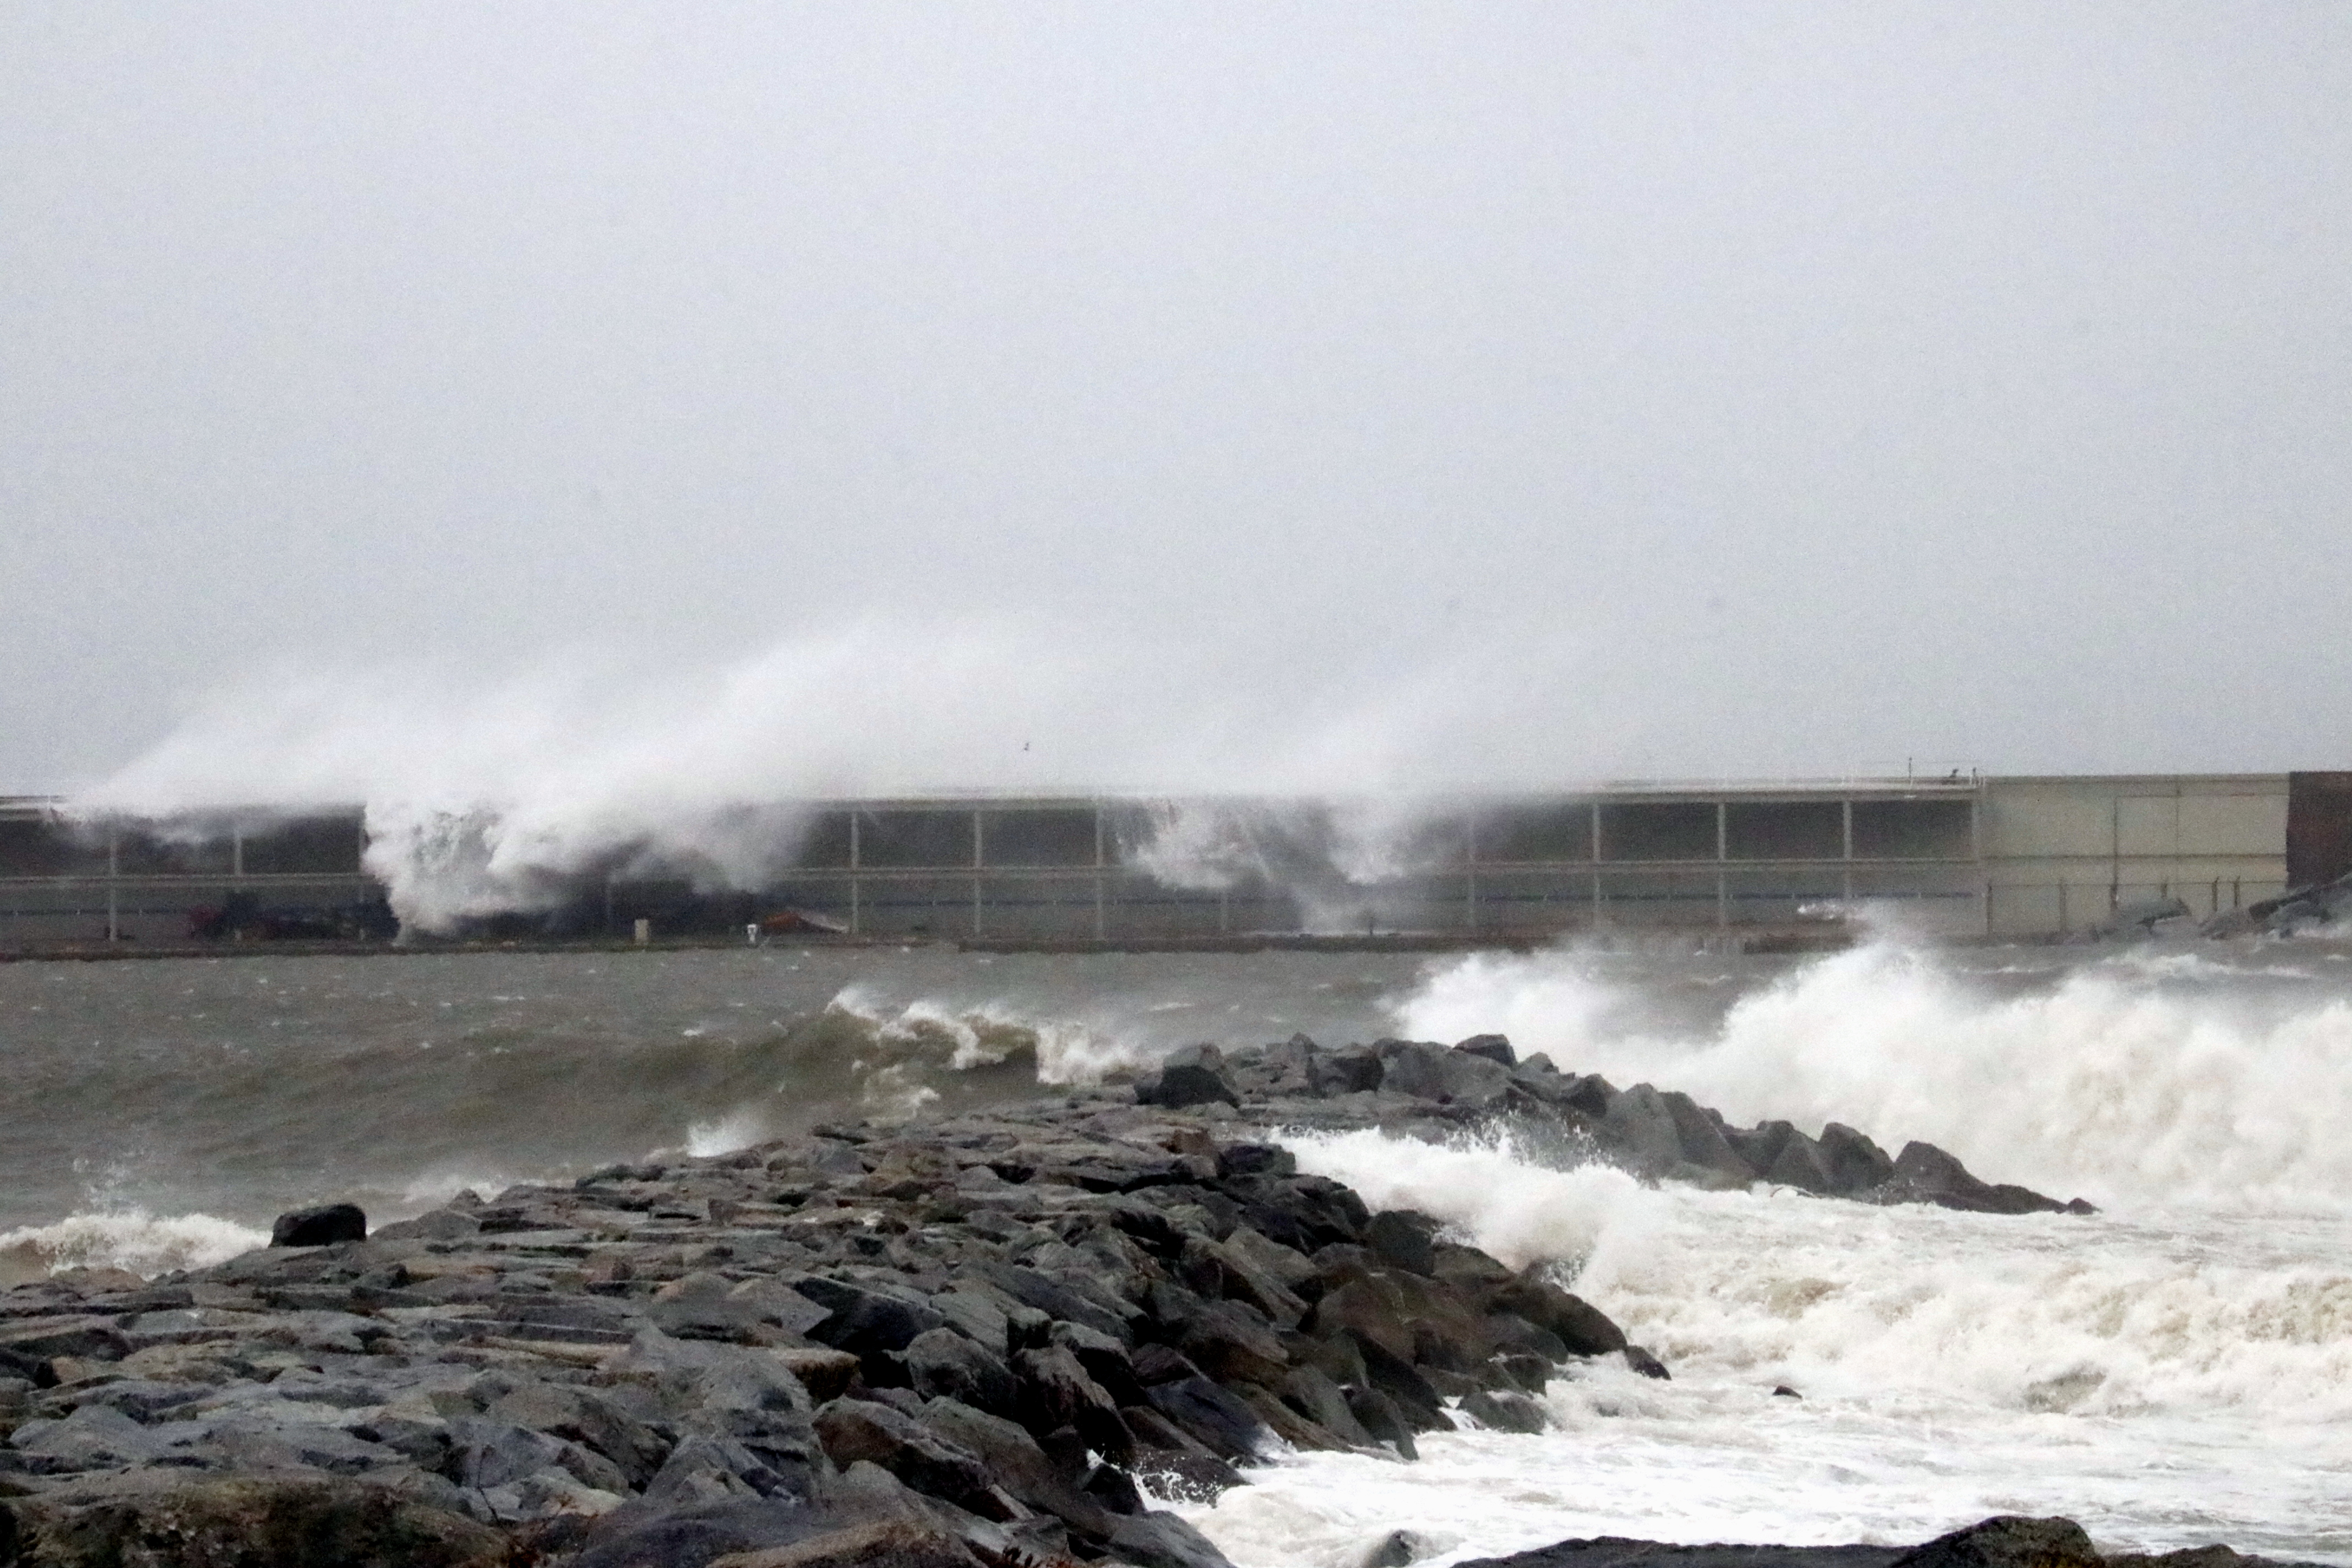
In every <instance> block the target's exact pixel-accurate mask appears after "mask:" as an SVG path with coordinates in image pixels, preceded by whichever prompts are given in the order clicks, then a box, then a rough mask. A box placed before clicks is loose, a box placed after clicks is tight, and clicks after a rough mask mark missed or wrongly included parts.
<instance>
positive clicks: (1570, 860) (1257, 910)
mask: <svg viewBox="0 0 2352 1568" xmlns="http://www.w3.org/2000/svg"><path fill="white" fill-rule="evenodd" d="M759 816H760V818H761V821H763V822H766V823H769V824H772V829H771V831H772V832H773V833H774V834H775V835H776V836H777V839H778V842H777V843H776V845H775V846H774V853H773V854H772V856H770V857H769V862H770V864H772V866H774V867H775V868H776V869H774V870H772V872H770V873H768V874H766V875H765V876H763V877H762V878H761V879H760V880H761V883H762V885H761V886H759V887H756V888H750V889H744V888H734V887H730V886H729V885H728V879H725V878H723V877H720V876H719V875H718V873H717V871H716V868H712V867H709V866H698V865H695V864H692V863H689V862H688V861H685V860H681V859H678V858H676V857H674V856H673V857H666V855H665V852H664V851H662V850H661V848H660V847H659V846H658V845H656V844H648V845H647V846H645V847H640V848H638V849H635V850H632V851H631V852H630V853H628V854H627V855H625V856H623V857H619V858H615V859H614V861H613V862H612V863H611V864H610V865H609V866H607V867H605V868H603V869H592V870H588V871H581V872H576V873H572V874H570V875H569V877H568V879H559V880H560V881H561V883H562V885H561V886H559V887H557V888H556V889H555V890H554V892H553V893H552V895H551V897H550V898H548V899H545V900H541V903H540V904H539V905H537V906H535V907H534V908H532V909H530V910H519V911H517V912H516V913H514V914H513V915H511V916H508V917H501V919H500V920H499V921H492V922H490V924H492V925H496V926H499V927H500V929H502V930H503V931H505V932H506V933H507V934H538V935H545V936H550V937H558V938H560V937H567V936H570V937H595V936H604V937H625V936H626V935H627V934H628V933H629V932H630V931H633V930H634V929H635V925H636V922H638V921H647V922H649V929H650V930H652V931H656V932H658V933H659V934H661V935H663V936H673V935H685V934H688V933H689V932H693V931H704V932H710V933H716V932H719V931H727V930H730V929H740V926H741V925H742V924H761V923H762V922H766V923H768V924H770V925H777V924H782V925H789V924H791V923H792V921H791V919H790V917H792V916H793V915H798V916H801V917H804V918H805V923H806V924H807V925H808V926H811V927H814V928H815V929H820V930H823V929H838V930H839V931H843V932H845V933H850V934H855V935H857V936H862V937H874V938H898V939H912V940H961V941H972V940H977V941H982V942H1008V943H1020V942H1107V943H1117V942H1121V941H1155V940H1183V939H1217V938H1242V937H1247V936H1250V935H1253V934H1265V933H1298V932H1306V933H1316V934H1326V935H1371V936H1381V935H1396V936H1410V935H1416V934H1417V935H1429V936H1442V937H1449V938H1470V939H1475V938H1479V937H1484V936H1493V937H1496V938H1528V937H1540V936H1543V935H1546V934H1549V933H1553V932H1561V931H1578V930H1612V929H1657V928H1668V929H1686V930H1687V929H1715V930H1738V931H1751V932H1752V931H1762V930H1777V929H1783V928H1790V927H1797V926H1801V925H1803V924H1804V923H1805V922H1807V921H1810V920H1812V919H1814V918H1817V917H1818V916H1819V915H1820V914H1822V913H1823V912H1825V911H1831V910H1836V909H1839V908H1842V907H1848V906H1852V905H1853V904H1856V903H1862V902H1868V903H1873V904H1877V905H1882V906H1893V907H1895V908H1897V909H1899V910H1903V911H1905V913H1906V918H1907V920H1908V921H1909V922H1910V923H1911V924H1913V925H1914V926H1915V927H1916V928H1918V929H1920V930H1922V931H1928V932H1934V933H1943V934H1948V935H1955V936H1959V935H1982V936H2018V937H2032V936H2047V935H2056V934H2063V933H2066V932H2070V931H2082V930H2085V929H2089V928H2093V927H2096V926H2098V925H2101V924H2103V923H2105V922H2107V921H2110V920H2111V919H2112V918H2113V917H2114V916H2115V913H2116V910H2118V909H2123V908H2127V907H2130V906H2134V905H2137V904H2141V903H2145V902H2147V901H2148V900H2162V899H2174V898H2177V899H2179V900H2181V901H2182V902H2183V903H2184V904H2185V905H2186V906H2187V907H2188V910H2189V913H2190V914H2192V915H2195V916H2199V917H2202V916H2205V915H2209V914H2212V913H2215V912H2217V911H2220V910H2229V909H2233V908H2239V907H2242V906H2243V905H2245V904H2248V903H2252V902H2255V901H2257V900H2263V899H2266V898H2269V897H2272V896H2274V895H2275V894H2277V893H2279V892H2280V891H2282V890H2283V889H2284V888H2286V887H2287V886H2289V885H2290V884H2291V883H2294V882H2304V881H2310V880H2317V879H2322V877H2323V876H2333V875H2337V874H2340V873H2341V872H2342V871H2344V870H2345V869H2347V868H2352V775H2347V774H2341V773H2292V774H2289V773H2268V774H2191V775H2179V774H2165V775H2069V776H2045V777H1985V776H1971V775H1952V776H1948V777H1938V778H1934V779H1922V778H1907V777H1906V778H1863V779H1832V780H1769V781H1744V782H1723V781H1716V782H1687V783H1639V784H1609V785H1602V786H1595V787H1590V788H1584V789H1577V790H1563V791H1560V792H1559V793H1556V794H1543V793H1532V792H1530V793H1521V794H1512V795H1500V794H1496V795H1460V796H1454V797H1447V798H1425V799H1418V800H1412V801H1396V800H1378V801H1374V800H1363V801H1354V800H1347V799H1305V798H1294V799H1235V798H1191V799H1186V798H1155V797H1148V796H1140V795H1022V796H1012V795H945V794H940V795H923V796H914V797H898V798H888V799H866V800H835V801H811V802H801V803H789V804H787V805H783V806H782V807H779V806H777V805H763V806H761V807H760V808H759ZM364 848H365V835H364V828H363V825H362V816H361V814H360V813H358V812H357V811H343V812H326V813H313V814H307V815H298V816H270V815H268V814H266V813H260V812H252V813H244V814H238V816H237V817H236V818H235V819H234V820H225V821H224V822H222V823H220V824H217V825H215V826H211V827H205V826H202V825H196V826H191V825H190V824H188V823H185V822H182V823H176V824H157V823H144V822H139V821H131V820H123V821H115V822H100V823H75V822H72V821H68V819H67V818H66V817H65V816H62V815H61V813H60V809H59V805H58V803H57V802H54V801H48V800H42V799H34V798H26V797H15V798H8V799H0V948H8V949H16V950H24V949H29V948H37V947H39V946H43V945H47V944H55V943H84V944H86V943H89V942H141V943H150V944H160V943H179V942H186V941H188V940H190V939H191V937H192V936H202V935H210V936H212V937H216V938H220V939H225V940H232V941H233V940H238V939H244V940H267V939H268V938H271V937H278V938H289V937H291V938H310V939H312V940H329V941H331V940H363V939H369V938H376V937H383V936H388V935H389V934H390V932H391V929H392V927H391V922H390V921H389V919H388V912H387V911H385V910H383V891H384V890H383V887H382V886H381V885H380V884H379V883H378V882H377V881H376V880H375V879H373V877H371V876H370V875H369V874H368V873H367V871H366V869H365V868H364V867H363V865H362V853H363V850H364ZM207 922H209V923H207ZM739 922H740V923H739Z"/></svg>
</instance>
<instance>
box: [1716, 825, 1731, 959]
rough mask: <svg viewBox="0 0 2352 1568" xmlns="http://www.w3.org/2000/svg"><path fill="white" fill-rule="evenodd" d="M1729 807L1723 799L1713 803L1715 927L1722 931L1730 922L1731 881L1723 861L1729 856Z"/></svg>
mask: <svg viewBox="0 0 2352 1568" xmlns="http://www.w3.org/2000/svg"><path fill="white" fill-rule="evenodd" d="M1730 819H1731V807H1730V806H1729V805H1727V804H1726V803H1725V802H1723V801H1719V800H1718V801H1717V802H1716V803H1715V929H1716V930H1717V931H1722V930H1723V929H1725V928H1726V927H1727V926H1729V925H1730V924H1731V883H1730V880H1729V873H1728V872H1727V869H1726V868H1725V866H1724V862H1725V861H1726V860H1727V859H1729V858H1730V856H1729V854H1728V853H1727V850H1728V848H1729V847H1730V841H1731V838H1730V836H1731V827H1730Z"/></svg>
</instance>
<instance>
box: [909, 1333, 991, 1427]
mask: <svg viewBox="0 0 2352 1568" xmlns="http://www.w3.org/2000/svg"><path fill="white" fill-rule="evenodd" d="M900 1360H901V1361H902V1362H903V1363H905V1365H906V1369H907V1382H908V1385H909V1386H910V1387H912V1388H913V1389H914V1390H915V1392H916V1393H918V1394H922V1395H924V1396H925V1397H927V1398H934V1399H953V1400H957V1401H959V1402H961V1403H962V1404H964V1405H971V1407H972V1408H973V1409H975V1410H984V1411H987V1412H989V1413H990V1414H992V1415H1003V1416H1010V1415H1013V1412H1014V1411H1015V1409H1016V1408H1017V1407H1018V1400H1019V1393H1020V1390H1019V1385H1018V1384H1017V1383H1016V1382H1015V1381H1014V1379H1013V1369H1012V1368H1011V1367H1009V1366H1007V1365H1005V1363H1004V1361H1003V1358H1002V1357H1000V1356H996V1355H992V1354H991V1353H990V1352H988V1351H986V1350H984V1349H982V1347H981V1346H979V1345H977V1344H975V1343H973V1342H971V1340H969V1339H967V1338H965V1337H964V1336H963V1335H962V1334H960V1333H958V1332H956V1331H954V1330H953V1329H931V1330H929V1331H925V1332H923V1333H920V1334H918V1335H916V1336H915V1338H914V1340H913V1341H912V1342H910V1343H909V1344H908V1346H907V1349H906V1351H905V1352H903V1354H902V1355H901V1357H900Z"/></svg>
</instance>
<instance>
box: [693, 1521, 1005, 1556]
mask: <svg viewBox="0 0 2352 1568" xmlns="http://www.w3.org/2000/svg"><path fill="white" fill-rule="evenodd" d="M707 1568H982V1562H981V1559H980V1558H979V1557H977V1556H975V1555H973V1553H972V1550H971V1547H970V1546H968V1545H967V1544H965V1542H963V1541H961V1539H959V1538H958V1537H957V1536H955V1535H954V1534H952V1533H950V1531H946V1530H944V1529H941V1528H940V1526H938V1525H936V1524H933V1523H930V1522H929V1521H925V1520H919V1519H881V1520H872V1521H867V1522H866V1523H863V1524H853V1525H848V1526H845V1527H844V1528H843V1529H840V1530H828V1531H824V1532H822V1533H821V1534H816V1535H810V1536H805V1537H803V1538H802V1539H801V1540H799V1541H795V1542H793V1543H792V1544H791V1545H789V1546H772V1547H769V1548H766V1549H765V1550H763V1551H758V1552H730V1553H729V1554H727V1555H725V1556H723V1557H714V1558H711V1559H710V1560H709V1563H708V1565H707Z"/></svg>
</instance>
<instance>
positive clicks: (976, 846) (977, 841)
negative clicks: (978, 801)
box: [971, 806, 984, 941]
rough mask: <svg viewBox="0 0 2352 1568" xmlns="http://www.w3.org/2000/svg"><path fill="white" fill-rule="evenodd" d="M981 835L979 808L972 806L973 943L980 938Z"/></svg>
mask: <svg viewBox="0 0 2352 1568" xmlns="http://www.w3.org/2000/svg"><path fill="white" fill-rule="evenodd" d="M982 833H983V829H982V826H981V820H980V808H979V807H978V806H974V807H972V809H971V934H972V937H973V939H974V940H975V941H977V940H978V939H979V936H980V867H981V857H982V853H983V849H984V844H983V840H982Z"/></svg>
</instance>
